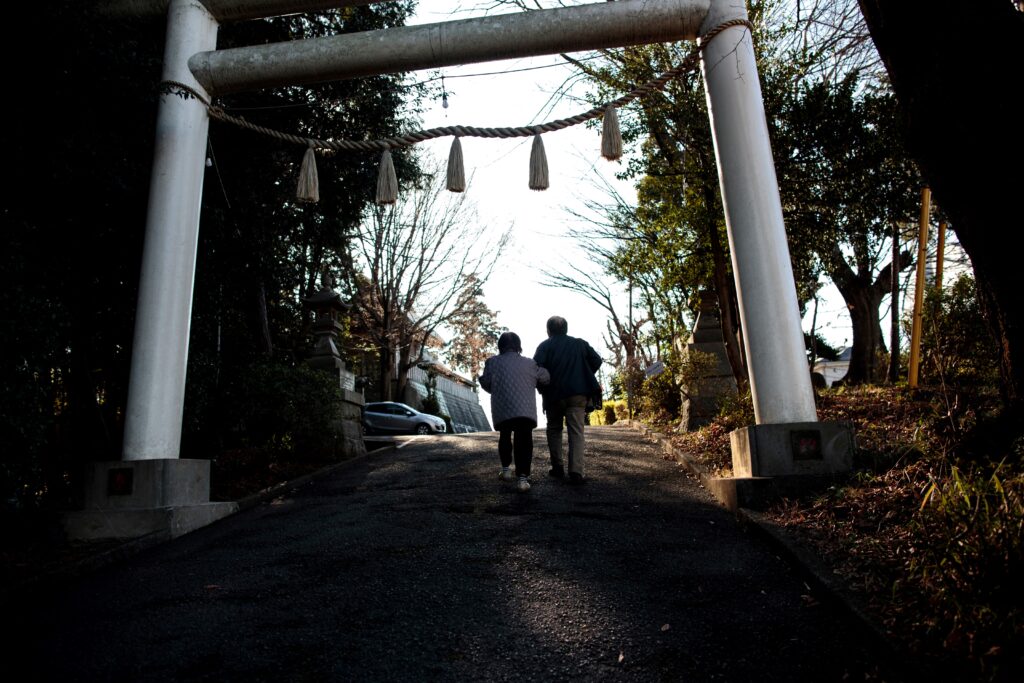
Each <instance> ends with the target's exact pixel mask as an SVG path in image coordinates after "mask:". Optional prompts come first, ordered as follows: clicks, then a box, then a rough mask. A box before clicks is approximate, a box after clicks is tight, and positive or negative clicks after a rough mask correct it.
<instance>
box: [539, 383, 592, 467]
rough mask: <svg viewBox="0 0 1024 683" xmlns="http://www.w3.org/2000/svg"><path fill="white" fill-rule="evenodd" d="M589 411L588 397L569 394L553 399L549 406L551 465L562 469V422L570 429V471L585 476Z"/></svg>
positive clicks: (548, 433)
mask: <svg viewBox="0 0 1024 683" xmlns="http://www.w3.org/2000/svg"><path fill="white" fill-rule="evenodd" d="M586 412H587V397H586V396H582V395H577V396H567V397H566V398H563V399H562V400H560V401H553V402H552V404H551V405H549V406H548V407H547V417H548V426H547V435H548V450H549V451H550V452H551V466H552V467H554V468H555V469H562V423H563V422H564V423H565V427H566V428H567V429H568V431H569V471H570V472H576V473H577V474H579V475H580V476H581V477H582V476H583V449H584V447H585V443H584V440H583V420H584V418H585V417H586Z"/></svg>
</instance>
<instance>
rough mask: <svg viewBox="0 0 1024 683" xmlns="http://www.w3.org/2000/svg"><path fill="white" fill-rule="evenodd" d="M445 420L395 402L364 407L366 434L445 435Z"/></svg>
mask: <svg viewBox="0 0 1024 683" xmlns="http://www.w3.org/2000/svg"><path fill="white" fill-rule="evenodd" d="M445 431H446V428H445V424H444V420H442V419H441V418H439V417H437V416H436V415H428V414H426V413H421V412H420V411H418V410H416V409H415V408H413V407H411V406H407V405H406V404H404V403H396V402H394V401H382V402H380V403H367V404H366V405H365V406H363V432H364V433H365V434H444V433H445Z"/></svg>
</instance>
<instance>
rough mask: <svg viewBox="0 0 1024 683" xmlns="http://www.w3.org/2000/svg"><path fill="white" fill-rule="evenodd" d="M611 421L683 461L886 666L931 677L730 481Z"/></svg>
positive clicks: (640, 427)
mask: <svg viewBox="0 0 1024 683" xmlns="http://www.w3.org/2000/svg"><path fill="white" fill-rule="evenodd" d="M615 424H616V425H623V426H625V427H627V428H629V429H634V430H636V431H638V432H640V434H642V435H643V436H644V437H645V438H647V439H649V440H651V441H653V442H655V443H657V444H658V445H659V446H661V449H662V450H663V451H664V452H665V453H666V454H668V455H671V456H672V457H673V458H674V460H675V461H676V462H678V463H680V464H682V465H683V466H685V467H686V469H687V470H689V471H690V472H691V473H692V474H693V475H694V476H696V477H697V478H698V479H699V480H700V483H701V485H702V486H704V488H706V489H707V490H708V491H709V492H710V493H711V494H712V495H713V496H714V497H715V499H716V500H718V502H719V503H720V504H721V505H722V506H723V507H725V508H728V509H729V510H732V511H733V512H734V513H735V514H736V518H737V520H738V521H739V522H740V524H742V525H743V526H744V528H746V529H749V530H750V531H752V532H753V533H755V534H756V535H757V536H759V537H760V538H762V539H764V540H766V541H767V542H768V543H769V544H771V545H772V546H773V547H774V548H775V549H776V550H777V551H778V552H779V557H781V558H782V559H783V560H785V561H786V562H787V563H788V564H789V565H790V566H792V567H793V568H794V569H795V570H796V571H797V572H798V573H799V574H800V576H801V578H803V580H804V582H805V584H806V585H807V586H808V588H810V589H811V590H812V591H813V592H815V593H817V594H818V595H819V596H820V597H821V598H822V599H823V600H824V601H828V602H829V603H830V604H832V605H835V606H838V607H839V608H840V609H842V610H844V611H845V612H846V613H847V614H848V615H849V616H850V618H851V621H852V623H854V624H856V625H857V626H858V627H859V628H860V629H861V630H862V632H864V633H865V634H866V635H867V636H868V637H869V638H871V639H872V640H873V642H874V643H875V646H876V647H877V651H878V653H879V658H880V659H881V660H883V661H884V662H885V663H886V665H887V666H889V667H891V668H892V669H894V670H896V671H900V672H901V673H902V674H903V676H904V679H905V680H908V681H916V680H937V679H935V676H936V675H937V672H935V671H929V669H930V668H932V667H928V666H927V665H926V664H924V663H923V662H920V661H917V659H916V658H913V657H911V656H910V655H908V654H907V653H905V652H901V651H899V650H898V649H897V648H896V647H895V646H894V645H893V642H892V640H891V638H890V637H889V635H888V634H887V633H886V631H885V628H884V627H883V626H882V625H881V624H879V623H878V622H877V621H875V620H874V619H873V618H872V617H871V616H870V615H868V613H867V612H866V611H865V610H864V609H863V607H861V605H860V603H859V601H858V600H857V599H856V597H855V596H854V595H853V594H852V593H851V592H850V591H849V589H848V588H847V587H846V586H845V585H844V584H843V583H842V582H841V581H840V580H839V579H838V578H837V577H836V575H835V572H834V571H833V570H832V568H831V567H829V566H828V565H826V564H825V563H824V562H823V561H822V560H821V558H820V557H819V556H817V555H816V554H814V553H813V552H812V551H811V550H810V549H808V548H807V547H806V546H805V545H803V544H801V543H800V542H799V541H797V540H796V539H795V538H794V537H793V536H792V534H789V533H788V532H786V530H785V529H784V528H782V527H781V526H779V525H778V524H775V523H773V522H772V521H770V520H769V519H767V518H766V517H765V516H764V515H763V514H762V513H760V512H758V511H757V510H752V509H749V508H744V507H740V506H737V505H736V499H735V489H734V488H733V489H731V492H732V495H731V496H730V487H728V486H725V487H723V486H718V485H715V484H716V480H718V479H720V478H718V477H712V476H711V475H710V474H708V473H707V471H705V470H704V468H703V467H702V466H701V465H700V463H698V462H697V461H696V460H694V459H693V458H692V457H691V456H690V455H689V454H688V453H686V452H684V451H681V450H679V449H677V448H675V447H674V446H673V445H672V443H671V442H670V441H669V439H668V438H667V437H666V436H665V435H664V434H662V433H661V432H657V431H655V430H653V429H651V428H650V427H648V426H647V425H645V424H643V423H640V422H637V421H636V420H621V421H619V422H616V423H615ZM940 678H941V676H940Z"/></svg>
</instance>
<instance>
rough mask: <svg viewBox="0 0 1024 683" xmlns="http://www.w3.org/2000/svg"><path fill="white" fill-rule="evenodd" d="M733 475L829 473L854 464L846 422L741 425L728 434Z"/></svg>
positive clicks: (844, 470)
mask: <svg viewBox="0 0 1024 683" xmlns="http://www.w3.org/2000/svg"><path fill="white" fill-rule="evenodd" d="M729 442H730V446H731V448H732V473H733V477H736V478H747V477H788V476H812V477H813V476H832V475H841V474H846V473H848V472H850V470H851V469H852V467H853V448H854V434H853V425H852V424H851V423H849V422H796V423H791V424H760V425H753V426H750V427H742V428H740V429H737V430H734V431H733V432H731V433H730V434H729Z"/></svg>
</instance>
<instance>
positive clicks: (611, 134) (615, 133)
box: [601, 105, 622, 161]
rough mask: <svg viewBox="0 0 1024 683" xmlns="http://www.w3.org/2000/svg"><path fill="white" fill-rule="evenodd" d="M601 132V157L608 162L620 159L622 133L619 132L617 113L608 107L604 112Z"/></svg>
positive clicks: (613, 108)
mask: <svg viewBox="0 0 1024 683" xmlns="http://www.w3.org/2000/svg"><path fill="white" fill-rule="evenodd" d="M601 118H602V124H603V128H602V130H601V156H603V157H604V158H605V159H608V160H609V161H615V160H616V159H621V158H622V133H621V132H620V131H619V113H618V111H617V110H616V109H615V107H613V106H611V105H609V106H608V108H607V109H605V110H604V116H602V117H601Z"/></svg>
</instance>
